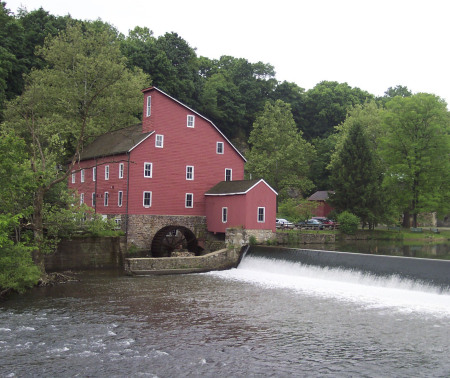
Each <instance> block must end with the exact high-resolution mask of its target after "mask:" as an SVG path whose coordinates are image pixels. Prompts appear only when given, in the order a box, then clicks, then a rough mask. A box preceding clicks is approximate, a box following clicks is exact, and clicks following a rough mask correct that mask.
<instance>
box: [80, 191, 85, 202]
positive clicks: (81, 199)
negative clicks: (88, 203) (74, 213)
mask: <svg viewBox="0 0 450 378" xmlns="http://www.w3.org/2000/svg"><path fill="white" fill-rule="evenodd" d="M83 203H84V193H81V194H80V205H82V204H83Z"/></svg>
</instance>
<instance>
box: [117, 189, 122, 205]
mask: <svg viewBox="0 0 450 378" xmlns="http://www.w3.org/2000/svg"><path fill="white" fill-rule="evenodd" d="M121 195H122V196H121ZM122 205H123V191H122V190H119V191H118V192H117V206H119V207H122Z"/></svg>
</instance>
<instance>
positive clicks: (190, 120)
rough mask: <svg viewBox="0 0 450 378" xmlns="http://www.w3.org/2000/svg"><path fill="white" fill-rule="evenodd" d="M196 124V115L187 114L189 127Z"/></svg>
mask: <svg viewBox="0 0 450 378" xmlns="http://www.w3.org/2000/svg"><path fill="white" fill-rule="evenodd" d="M194 126H195V116H193V115H188V116H187V127H194Z"/></svg>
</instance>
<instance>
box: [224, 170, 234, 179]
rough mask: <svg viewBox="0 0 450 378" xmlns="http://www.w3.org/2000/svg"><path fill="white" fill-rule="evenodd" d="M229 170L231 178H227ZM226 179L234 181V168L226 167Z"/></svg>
mask: <svg viewBox="0 0 450 378" xmlns="http://www.w3.org/2000/svg"><path fill="white" fill-rule="evenodd" d="M227 171H230V179H229V180H227ZM225 181H233V169H232V168H225Z"/></svg>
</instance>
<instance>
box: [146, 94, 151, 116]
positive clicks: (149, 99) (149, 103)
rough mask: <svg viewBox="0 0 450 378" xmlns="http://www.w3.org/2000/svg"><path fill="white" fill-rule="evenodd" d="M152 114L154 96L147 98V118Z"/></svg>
mask: <svg viewBox="0 0 450 378" xmlns="http://www.w3.org/2000/svg"><path fill="white" fill-rule="evenodd" d="M151 114H152V96H148V97H147V107H146V111H145V115H146V116H147V117H150V115H151Z"/></svg>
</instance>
